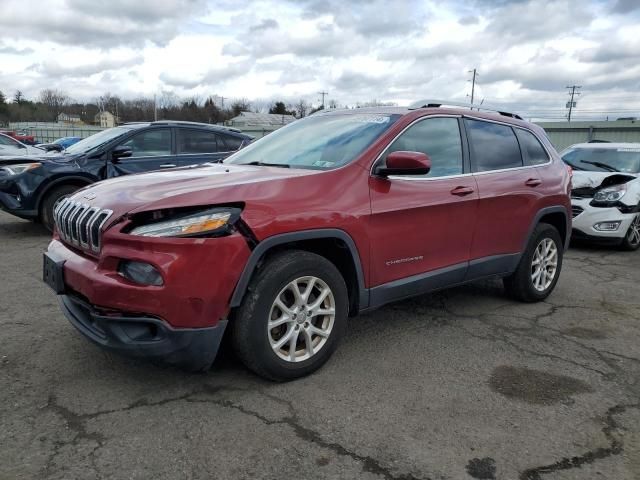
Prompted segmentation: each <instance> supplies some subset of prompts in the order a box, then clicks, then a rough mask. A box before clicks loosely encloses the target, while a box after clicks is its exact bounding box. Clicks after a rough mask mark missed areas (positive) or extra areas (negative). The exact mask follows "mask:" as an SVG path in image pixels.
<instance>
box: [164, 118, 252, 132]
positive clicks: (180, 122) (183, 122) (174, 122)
mask: <svg viewBox="0 0 640 480" xmlns="http://www.w3.org/2000/svg"><path fill="white" fill-rule="evenodd" d="M151 123H152V124H153V125H187V126H188V125H195V126H200V127H203V126H206V127H210V128H217V129H220V130H229V131H231V132H236V133H242V130H240V129H238V128H233V127H228V126H226V125H217V124H215V123H204V122H189V121H188V120H156V121H155V122H151Z"/></svg>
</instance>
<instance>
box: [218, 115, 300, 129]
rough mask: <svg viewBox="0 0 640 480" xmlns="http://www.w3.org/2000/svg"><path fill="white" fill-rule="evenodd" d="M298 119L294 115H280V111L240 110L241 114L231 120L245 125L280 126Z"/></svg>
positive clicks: (232, 122)
mask: <svg viewBox="0 0 640 480" xmlns="http://www.w3.org/2000/svg"><path fill="white" fill-rule="evenodd" d="M295 119H296V117H294V116H293V115H280V114H279V113H255V112H240V115H238V116H237V117H233V118H232V119H231V120H230V122H231V124H232V125H233V124H234V123H242V124H244V125H256V126H262V125H267V126H271V125H273V126H278V125H286V124H288V123H291V122H293V121H294V120H295Z"/></svg>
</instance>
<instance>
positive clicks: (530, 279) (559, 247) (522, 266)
mask: <svg viewBox="0 0 640 480" xmlns="http://www.w3.org/2000/svg"><path fill="white" fill-rule="evenodd" d="M548 245H552V246H551V247H549V248H550V251H549V253H546V254H544V255H545V257H544V258H545V260H544V262H542V266H540V267H538V268H537V267H536V265H534V260H535V261H536V262H537V261H538V259H539V257H538V255H540V254H541V253H544V251H546V248H547V246H548ZM554 251H555V254H554ZM563 252H564V247H563V244H562V239H561V238H560V234H559V233H558V230H556V228H555V227H554V226H552V225H549V224H548V223H540V224H538V226H537V227H536V228H535V229H534V230H533V233H532V234H531V238H530V239H529V243H528V244H527V249H526V250H525V251H524V253H523V254H522V258H521V259H520V263H519V264H518V268H517V269H516V271H515V272H514V273H513V274H511V275H510V276H508V277H505V278H504V279H503V283H504V287H505V290H506V291H507V294H508V295H509V296H511V297H512V298H514V299H516V300H520V301H521V302H540V301H542V300H544V299H545V298H547V297H548V296H549V294H550V293H551V292H552V291H553V289H554V288H555V286H556V283H557V282H558V278H559V277H560V271H561V270H562V257H563ZM554 261H555V269H554V270H553V266H554V265H553V262H554ZM538 265H539V263H538ZM551 270H553V276H552V277H551V278H549V276H548V275H549V273H550V271H551ZM538 271H539V272H546V273H538ZM536 273H538V275H537V276H535V275H536ZM545 275H546V276H545ZM541 277H542V278H541Z"/></svg>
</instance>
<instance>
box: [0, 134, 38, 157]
mask: <svg viewBox="0 0 640 480" xmlns="http://www.w3.org/2000/svg"><path fill="white" fill-rule="evenodd" d="M43 153H44V150H42V149H41V148H37V147H32V146H30V145H25V144H24V143H22V142H19V141H18V140H16V139H15V138H11V137H10V136H9V135H5V134H4V133H0V157H7V156H11V157H16V156H17V157H21V156H23V155H42V154H43Z"/></svg>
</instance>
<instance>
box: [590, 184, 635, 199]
mask: <svg viewBox="0 0 640 480" xmlns="http://www.w3.org/2000/svg"><path fill="white" fill-rule="evenodd" d="M625 193H627V189H626V187H625V186H624V185H616V186H614V187H608V188H603V189H602V190H598V191H597V192H596V194H595V195H594V196H593V201H594V202H596V203H614V202H617V201H618V200H620V199H621V198H622V197H624V194H625Z"/></svg>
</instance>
